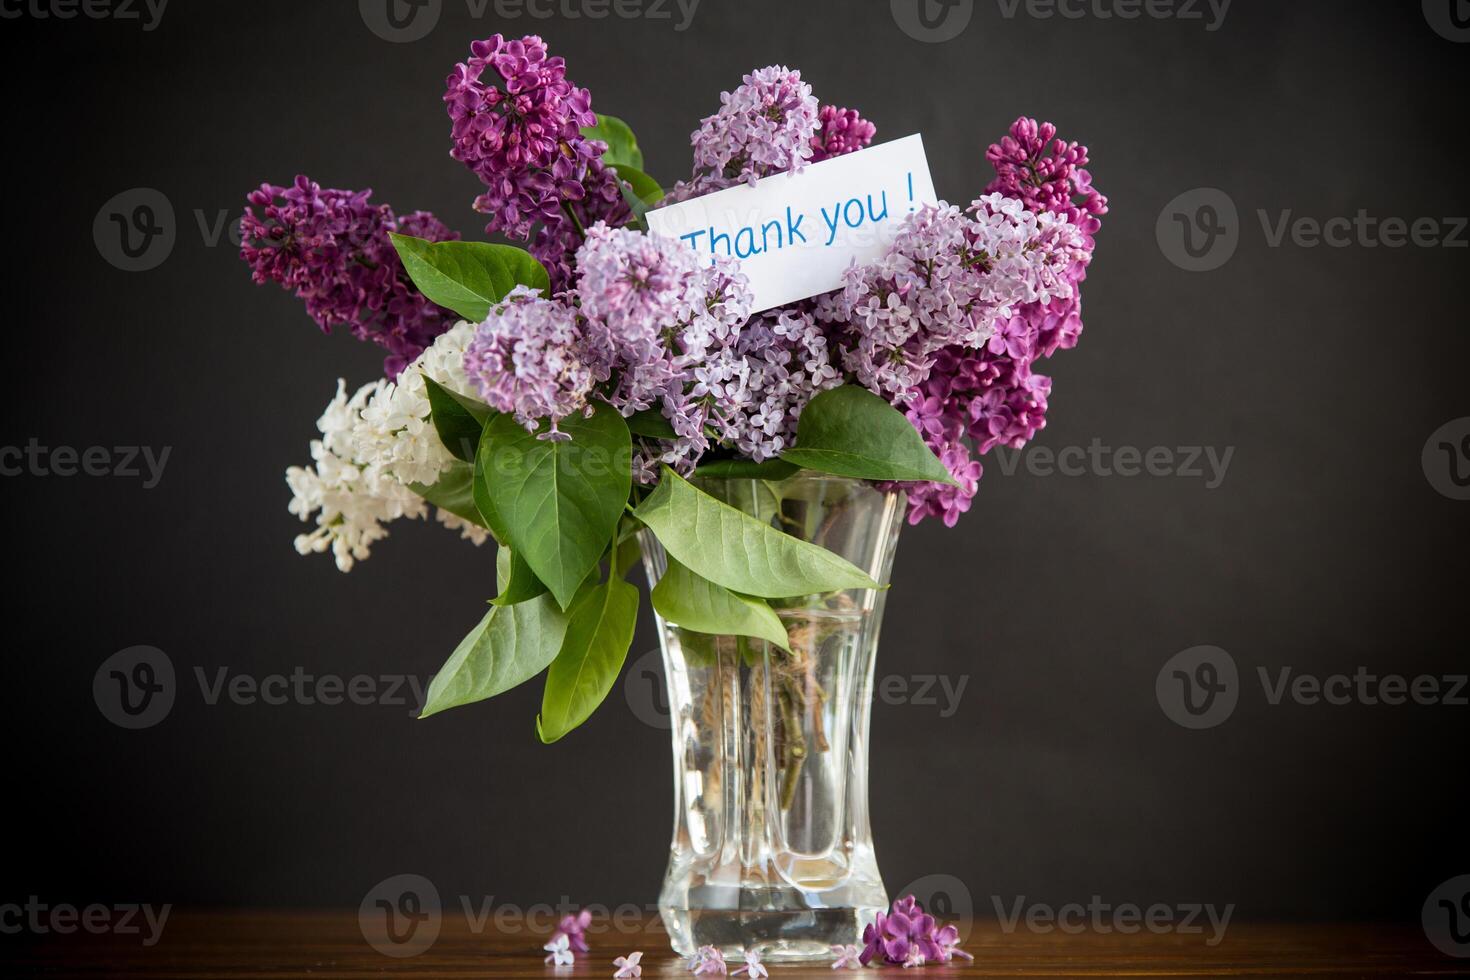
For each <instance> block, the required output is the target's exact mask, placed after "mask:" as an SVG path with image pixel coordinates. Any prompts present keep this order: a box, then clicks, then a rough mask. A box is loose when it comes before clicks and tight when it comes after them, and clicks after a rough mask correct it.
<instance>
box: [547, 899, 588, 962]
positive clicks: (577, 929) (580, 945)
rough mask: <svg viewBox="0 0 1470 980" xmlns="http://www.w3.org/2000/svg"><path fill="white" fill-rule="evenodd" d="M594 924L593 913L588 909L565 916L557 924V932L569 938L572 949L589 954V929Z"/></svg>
mask: <svg viewBox="0 0 1470 980" xmlns="http://www.w3.org/2000/svg"><path fill="white" fill-rule="evenodd" d="M591 924H592V913H591V912H589V911H588V910H587V909H583V910H582V911H580V912H578V913H576V914H575V915H564V916H562V917H561V922H560V923H558V924H557V927H556V928H557V932H559V933H560V934H562V935H564V936H566V937H567V941H568V942H570V943H571V947H572V949H574V950H576V951H577V952H579V953H585V952H588V949H589V947H588V946H587V927H588V926H590V925H591Z"/></svg>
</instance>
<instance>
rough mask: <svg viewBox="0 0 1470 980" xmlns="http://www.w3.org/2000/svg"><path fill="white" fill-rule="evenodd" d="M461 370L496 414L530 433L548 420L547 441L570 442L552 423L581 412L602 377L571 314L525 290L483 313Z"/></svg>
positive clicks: (570, 310)
mask: <svg viewBox="0 0 1470 980" xmlns="http://www.w3.org/2000/svg"><path fill="white" fill-rule="evenodd" d="M464 369H465V374H466V375H467V376H468V377H469V379H470V381H471V382H472V383H473V384H474V385H475V387H476V388H477V389H478V390H479V392H480V397H481V398H483V399H484V400H485V403H486V404H487V405H489V406H490V407H491V408H493V409H495V410H496V411H500V412H513V413H514V414H515V417H516V419H517V421H519V422H520V423H521V424H522V425H524V426H525V427H526V428H527V429H530V430H533V431H534V430H535V429H536V427H537V425H538V423H539V422H540V421H541V420H543V419H549V420H550V421H551V427H550V429H549V430H548V431H547V432H545V433H543V434H542V437H543V438H546V439H569V438H570V436H567V435H566V434H565V433H563V432H561V431H560V429H559V428H558V423H559V422H560V421H561V420H562V419H564V418H566V417H567V416H568V415H574V414H576V413H577V412H580V411H581V410H582V409H583V408H585V407H586V405H587V398H588V396H589V395H590V394H591V392H592V388H593V385H595V384H596V383H598V382H600V381H605V380H606V379H607V376H608V370H607V364H606V362H605V361H602V360H600V359H598V358H597V357H596V356H595V355H594V354H593V353H592V352H591V351H590V350H589V346H588V344H587V335H586V331H585V329H584V326H583V324H582V322H581V321H580V319H579V318H578V316H577V313H576V310H575V309H573V308H572V307H570V306H568V305H567V304H565V303H563V302H561V301H560V300H553V299H544V298H542V296H541V295H540V293H539V292H538V291H536V290H534V289H531V288H529V287H527V286H517V287H516V288H515V289H513V290H511V292H510V294H509V295H508V296H506V298H505V299H503V300H502V301H501V302H499V303H497V304H496V305H495V306H494V307H493V308H492V309H491V310H490V313H489V315H488V316H486V318H485V322H483V323H481V324H480V326H479V327H478V328H477V329H476V331H475V336H474V339H473V340H472V341H470V344H469V346H468V347H467V348H466V349H465V353H464Z"/></svg>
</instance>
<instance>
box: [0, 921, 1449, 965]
mask: <svg viewBox="0 0 1470 980" xmlns="http://www.w3.org/2000/svg"><path fill="white" fill-rule="evenodd" d="M590 938H591V941H592V943H593V949H592V952H591V953H590V954H589V955H587V956H585V957H579V958H578V962H577V964H576V965H575V966H574V967H570V968H566V967H564V968H561V969H554V968H552V967H549V966H543V965H542V962H541V957H542V955H543V954H541V953H540V952H539V948H540V944H541V943H542V942H544V941H545V937H544V936H538V935H534V934H531V933H528V932H521V933H518V934H513V935H503V934H497V933H494V931H493V925H491V926H488V927H487V928H486V929H485V930H484V931H483V932H481V933H479V934H476V933H475V932H473V931H472V930H471V928H470V925H469V923H468V922H466V921H465V920H464V918H463V917H457V916H448V915H446V916H444V919H443V923H442V926H441V928H440V931H439V934H438V937H437V938H436V939H435V940H434V942H433V943H432V945H430V946H429V947H428V948H427V949H425V950H423V951H422V952H420V953H418V954H417V955H414V956H411V957H407V958H391V957H388V956H385V955H383V954H382V953H379V952H378V951H376V950H375V949H374V948H373V947H372V946H370V945H369V944H368V943H367V942H366V941H365V939H364V937H363V933H362V931H361V929H360V927H359V924H358V917H357V913H356V911H351V910H349V911H310V912H243V911H235V912H199V911H192V912H191V911H185V910H179V909H176V910H174V912H173V914H172V915H171V916H170V917H169V919H168V921H167V924H166V926H165V928H164V931H163V934H162V938H161V939H160V941H159V942H158V943H157V944H156V945H154V946H152V947H148V948H145V947H143V946H142V944H141V942H140V938H139V937H138V936H131V937H124V936H112V935H102V936H96V935H81V934H73V935H70V936H65V937H63V936H55V935H49V936H42V937H35V936H30V937H23V936H14V935H6V936H0V950H3V951H4V952H3V954H0V975H3V976H4V977H7V978H8V977H11V976H22V975H42V976H53V977H94V978H100V977H123V978H132V977H161V978H179V980H183V978H189V980H211V978H230V980H236V978H247V977H250V978H272V980H279V978H283V977H319V978H334V977H340V978H352V977H413V978H423V980H427V978H437V977H444V978H450V977H453V978H471V977H538V978H571V977H611V976H612V973H613V969H612V960H613V957H615V956H618V955H621V954H624V953H627V952H629V951H631V950H633V949H641V950H643V953H644V956H643V965H644V971H643V975H644V976H645V977H676V976H689V973H688V971H687V970H686V969H685V967H684V964H683V962H682V961H681V960H679V959H678V958H676V957H675V956H674V954H673V952H672V951H671V950H670V949H669V946H668V942H667V938H666V937H665V935H664V933H663V931H662V928H661V927H660V926H658V925H657V924H656V920H655V923H654V924H652V925H650V926H649V927H647V928H646V929H644V930H642V931H639V932H638V934H636V935H629V934H627V933H626V932H625V933H622V934H615V933H605V934H603V935H600V936H595V937H590ZM1205 938H1206V937H1205V936H1200V935H1194V936H1181V935H1173V934H1171V935H1152V934H1148V933H1140V934H1137V935H1132V936H1125V935H1118V934H1107V935H1104V934H1097V933H1083V934H1079V935H1064V934H1060V933H1049V934H1034V933H1030V932H1026V931H1016V932H1014V933H1009V934H1008V933H1005V932H1003V931H1002V930H1001V929H1000V927H999V926H998V925H996V924H994V923H986V922H977V923H976V925H975V928H974V931H973V932H972V934H971V936H970V939H969V941H968V942H967V943H966V944H965V945H966V948H968V949H969V950H970V951H971V952H973V953H974V954H975V962H974V963H973V964H964V963H962V962H958V961H957V962H955V963H951V964H936V965H933V966H929V967H926V968H924V969H923V970H920V971H914V970H909V971H905V970H902V969H900V968H898V967H885V968H883V971H882V974H883V975H887V976H894V977H896V976H900V975H902V976H904V977H908V978H922V977H924V976H931V977H933V976H940V977H954V978H960V977H981V976H1212V977H1213V976H1302V975H1313V976H1409V975H1420V976H1452V975H1470V959H1451V958H1449V957H1446V956H1443V955H1442V954H1440V953H1439V952H1438V951H1437V950H1435V949H1434V947H1432V946H1431V945H1430V944H1429V943H1428V942H1427V941H1426V940H1425V938H1424V934H1423V932H1422V931H1420V930H1419V929H1418V928H1416V927H1412V926H1384V925H1346V924H1333V925H1266V924H1255V925H1252V924H1248V923H1240V924H1237V923H1233V922H1232V923H1231V924H1230V927H1229V930H1228V932H1227V933H1226V935H1225V937H1224V939H1223V940H1222V941H1221V942H1220V943H1219V944H1218V945H1216V946H1209V945H1207V944H1206V942H1205ZM864 973H867V974H871V975H873V976H877V975H879V973H878V972H877V971H876V970H874V968H869V970H867V971H864ZM771 975H772V977H773V978H774V980H782V978H791V980H797V978H803V977H805V978H815V977H827V978H835V977H844V976H854V975H855V974H854V973H851V972H847V971H835V972H834V971H833V970H831V969H829V968H828V966H827V965H826V964H815V965H810V966H795V965H785V964H774V965H772V966H771Z"/></svg>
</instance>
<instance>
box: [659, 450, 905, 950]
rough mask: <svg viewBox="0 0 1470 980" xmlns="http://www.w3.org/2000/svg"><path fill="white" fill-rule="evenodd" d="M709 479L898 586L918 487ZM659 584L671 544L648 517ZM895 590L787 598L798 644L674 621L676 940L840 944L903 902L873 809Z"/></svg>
mask: <svg viewBox="0 0 1470 980" xmlns="http://www.w3.org/2000/svg"><path fill="white" fill-rule="evenodd" d="M695 482H696V484H697V485H698V486H699V487H700V488H701V489H703V490H705V491H706V492H707V493H711V494H713V495H714V496H716V497H718V498H720V499H721V500H723V501H725V502H726V503H728V504H731V505H732V506H734V507H737V508H739V509H740V510H742V511H744V512H746V513H748V514H752V515H755V516H757V517H759V518H760V519H761V520H763V521H770V522H771V523H772V524H773V525H774V526H776V527H779V528H780V529H781V530H783V531H785V532H786V533H788V534H792V535H794V536H796V537H798V538H801V539H803V540H806V541H810V542H812V543H814V544H818V545H821V546H822V547H824V548H827V549H829V550H831V551H833V552H835V553H837V554H839V555H841V556H842V557H844V558H846V559H847V560H848V561H850V562H852V563H853V564H855V565H857V566H858V567H859V568H861V569H863V570H864V571H866V572H867V573H868V574H869V575H870V576H871V577H872V578H873V579H874V580H875V581H877V582H880V583H887V581H888V574H889V570H890V569H891V568H892V565H893V554H894V549H895V547H896V545H897V543H898V532H899V529H900V527H901V526H902V516H903V511H904V506H903V496H902V494H898V493H884V492H882V491H879V490H877V489H875V488H874V487H873V486H872V485H871V484H869V483H864V482H862V481H859V480H850V479H845V478H842V477H834V476H823V475H818V474H811V473H801V474H798V475H797V476H795V477H792V478H791V479H788V480H785V481H782V482H772V481H764V480H748V479H742V480H735V479H718V480H716V479H698V480H696V481H695ZM642 544H643V554H644V561H645V564H646V566H647V569H648V577H649V581H650V584H652V583H655V582H657V581H658V578H659V576H660V575H661V574H663V571H664V568H665V567H666V565H665V556H664V552H663V549H662V547H660V546H659V544H658V542H657V541H656V540H655V539H654V538H653V537H652V535H649V534H647V533H646V532H645V533H644V535H643V540H642ZM885 594H886V593H885V592H883V591H878V590H871V589H868V590H850V591H846V592H837V593H829V594H826V595H812V596H804V597H801V598H797V599H777V600H772V603H771V604H772V605H773V606H774V607H776V611H777V613H778V615H780V617H781V619H782V620H783V621H784V622H785V624H786V627H787V631H788V633H789V635H790V639H791V647H792V649H791V650H790V651H787V650H783V649H781V648H779V647H776V646H773V645H771V644H768V643H766V642H764V641H761V640H755V639H751V638H749V637H737V636H713V635H710V634H707V633H696V632H693V631H690V630H684V629H681V628H679V627H678V626H677V625H675V624H672V623H668V622H665V621H664V620H663V619H662V618H659V620H658V626H659V638H660V642H661V644H662V646H663V655H664V656H663V659H664V672H665V679H666V680H667V683H668V690H669V706H670V711H671V719H672V722H673V725H672V728H673V750H674V837H673V843H672V845H671V847H670V854H669V867H668V871H667V873H666V874H665V876H664V884H663V889H662V892H661V894H660V896H659V910H660V912H661V913H662V916H663V920H664V924H665V926H666V928H667V929H668V932H669V935H670V937H671V941H672V944H673V947H674V949H675V950H677V951H678V952H679V953H681V954H684V955H690V954H692V953H694V951H695V950H697V949H698V948H699V947H700V946H704V945H706V944H708V945H713V946H716V947H718V948H719V949H720V950H721V951H722V952H723V953H724V954H725V955H726V956H727V957H733V959H734V961H735V962H737V963H738V962H739V961H740V954H741V951H742V950H745V949H756V950H758V951H759V952H760V953H761V955H762V957H764V958H765V959H767V960H771V961H777V960H798V959H809V958H826V957H830V955H831V953H830V951H829V947H831V946H834V945H838V944H846V943H854V942H858V941H859V937H860V936H861V935H862V931H863V927H864V926H866V925H867V924H868V923H870V922H872V921H873V918H874V916H875V915H876V913H877V912H879V911H880V910H883V909H884V908H886V906H887V895H886V894H885V892H884V889H883V882H882V880H881V878H880V877H879V875H878V862H877V859H876V857H875V855H874V852H873V835H872V829H871V827H870V825H869V822H868V709H869V706H870V704H871V702H872V696H873V664H874V657H875V654H876V652H877V647H878V627H879V623H880V621H881V620H882V617H883V601H884V596H885Z"/></svg>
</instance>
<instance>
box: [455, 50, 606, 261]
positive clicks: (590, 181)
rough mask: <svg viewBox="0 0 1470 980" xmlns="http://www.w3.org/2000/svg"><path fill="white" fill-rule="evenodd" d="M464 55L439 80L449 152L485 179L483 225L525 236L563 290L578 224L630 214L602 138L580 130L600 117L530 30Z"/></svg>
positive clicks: (479, 205)
mask: <svg viewBox="0 0 1470 980" xmlns="http://www.w3.org/2000/svg"><path fill="white" fill-rule="evenodd" d="M470 55H471V56H470V58H469V59H468V60H467V61H464V62H461V63H460V64H457V65H455V67H454V71H453V72H451V73H450V75H449V77H448V79H446V81H445V92H444V102H445V105H446V108H447V110H448V113H449V118H450V120H451V127H450V135H451V137H452V138H453V140H454V147H453V149H452V150H450V156H452V157H453V158H454V159H456V160H459V161H460V162H462V163H464V164H465V165H466V166H467V167H469V168H470V170H472V171H473V172H474V173H475V175H476V176H478V177H479V178H480V180H481V181H482V182H483V183H484V184H485V191H484V193H482V194H481V195H480V196H479V197H477V198H476V199H475V210H477V211H481V212H483V213H484V214H486V215H488V216H489V221H488V222H487V223H486V225H485V230H486V231H487V232H490V233H496V232H499V233H502V234H505V235H506V236H508V237H510V238H512V239H516V240H520V241H528V240H529V241H530V243H531V244H530V251H531V253H532V254H533V255H535V256H536V258H537V259H538V260H539V261H540V262H541V264H542V265H544V266H546V268H547V272H548V273H549V274H550V275H551V279H552V286H553V288H554V289H561V288H563V287H564V286H565V285H566V283H567V282H568V281H569V280H570V278H571V271H572V267H571V262H570V256H571V255H572V253H573V252H575V251H576V247H577V244H578V243H579V241H580V234H579V232H578V227H579V226H580V227H589V226H590V225H592V224H593V223H595V222H596V221H598V220H606V221H608V222H609V223H611V224H622V223H623V222H625V221H626V220H627V219H628V216H629V214H630V212H629V210H628V207H627V205H626V203H625V202H624V201H623V196H622V191H621V190H620V188H619V184H618V179H617V175H616V174H615V173H614V172H613V171H612V170H611V169H609V168H607V167H605V166H604V165H603V163H602V160H601V156H602V153H603V151H604V150H605V149H606V146H605V145H604V144H603V143H601V142H600V141H597V140H589V139H587V138H585V137H584V136H583V135H582V132H581V130H582V127H583V126H591V125H593V124H594V123H595V122H596V121H597V117H596V115H595V114H594V113H593V111H592V100H591V97H590V96H589V95H588V93H587V90H586V89H583V88H578V87H577V86H575V85H573V84H572V83H571V82H570V81H569V80H568V79H567V75H566V63H565V62H564V61H563V60H562V59H561V58H557V57H550V56H549V55H548V53H547V48H546V44H545V42H544V41H542V40H541V38H540V37H537V36H536V35H534V34H533V35H528V36H526V37H523V38H520V39H518V40H506V39H505V38H504V37H503V36H501V35H499V34H496V35H494V36H493V37H491V38H488V39H486V40H483V41H476V42H474V43H473V44H472V45H470Z"/></svg>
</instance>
